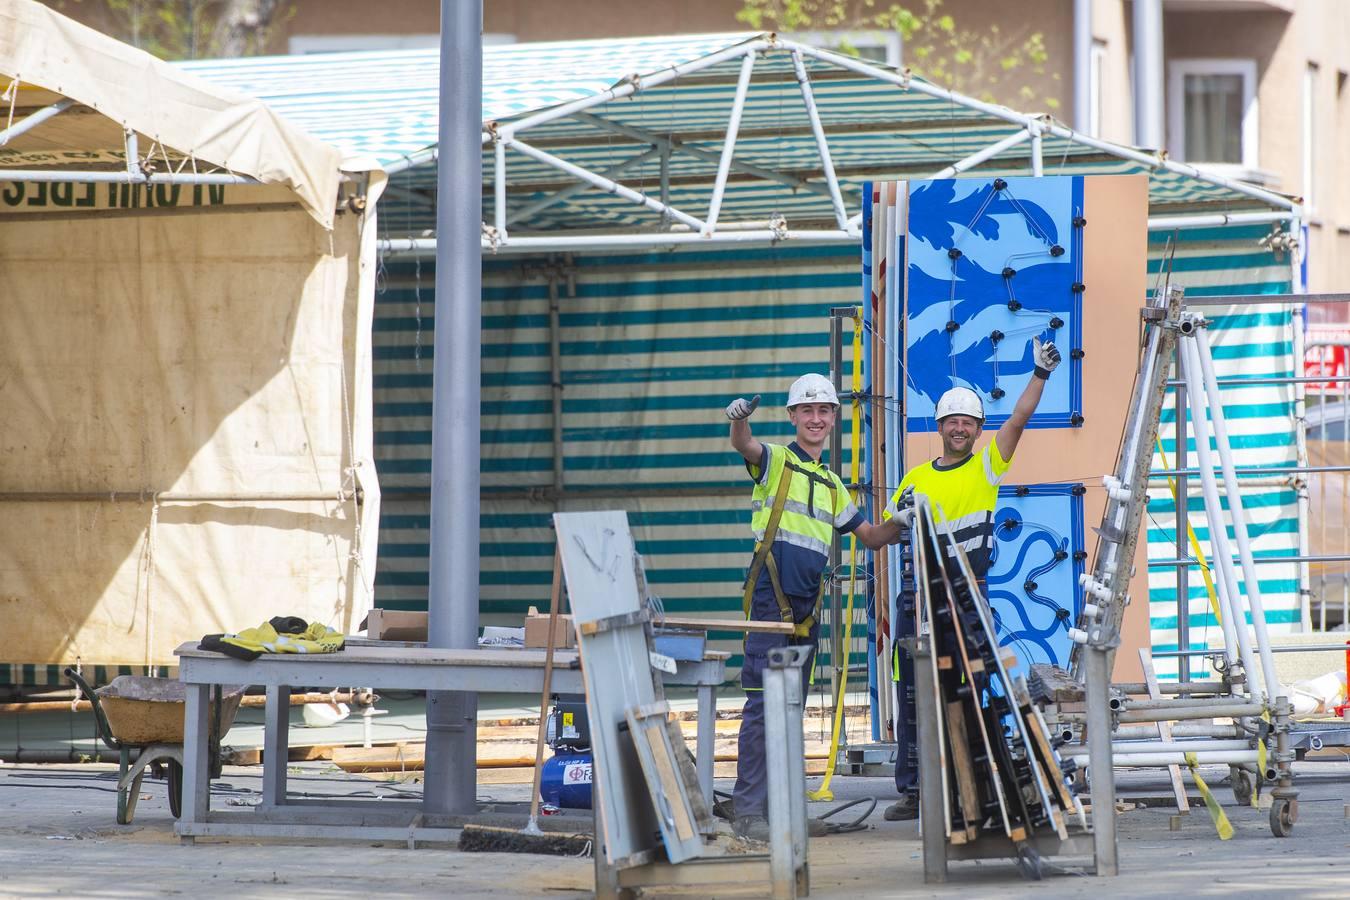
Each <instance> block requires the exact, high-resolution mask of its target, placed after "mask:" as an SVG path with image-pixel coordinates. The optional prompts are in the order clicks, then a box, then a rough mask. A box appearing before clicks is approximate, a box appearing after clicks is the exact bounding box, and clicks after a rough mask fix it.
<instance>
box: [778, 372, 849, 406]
mask: <svg viewBox="0 0 1350 900" xmlns="http://www.w3.org/2000/svg"><path fill="white" fill-rule="evenodd" d="M798 403H833V404H834V405H835V406H838V405H839V395H838V394H836V393H835V392H834V385H832V384H830V379H828V378H826V377H825V376H824V375H818V374H816V373H815V372H807V373H806V374H805V375H803V376H802V377H801V378H798V379H797V380H796V381H794V382H792V387H790V388H788V401H787V405H788V409H791V408H792V407H794V406H796V405H797V404H798Z"/></svg>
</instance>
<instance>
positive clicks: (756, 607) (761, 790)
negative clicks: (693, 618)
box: [732, 588, 820, 818]
mask: <svg viewBox="0 0 1350 900" xmlns="http://www.w3.org/2000/svg"><path fill="white" fill-rule="evenodd" d="M761 593H765V591H763V590H761V589H757V590H756V591H755V596H754V598H753V600H752V603H751V617H752V618H754V619H756V620H759V621H768V622H779V621H782V620H781V619H780V618H779V616H778V603H777V601H776V600H774V598H773V590H772V588H769V589H768V590H767V596H766V597H761V596H760V595H761ZM789 600H790V601H791V603H792V607H793V611H794V612H799V613H800V612H801V611H802V610H803V609H805V610H806V612H804V613H802V614H801V616H800V619H801V620H805V618H806V616H807V615H810V611H811V610H813V609H814V608H815V604H816V598H815V597H810V598H799V597H790V598H789ZM770 609H772V614H765V613H767V612H768V611H769V610H770ZM819 633H820V625H819V624H818V623H817V624H814V625H812V626H811V633H810V634H808V635H806V636H805V637H800V638H797V637H793V638H789V637H787V636H786V635H781V634H748V635H746V638H745V662H744V663H743V664H742V666H741V687H743V688H745V706H744V707H743V708H742V709H741V732H740V736H739V738H738V739H737V744H736V787H735V789H734V791H733V792H732V797H733V798H734V805H735V810H736V816H737V818H739V817H741V816H764V815H767V812H768V795H769V782H768V764H767V761H766V757H765V751H764V668H765V666H766V665H767V664H768V661H769V651H770V650H772V649H774V648H777V647H787V646H792V645H806V646H809V647H810V648H811V655H810V657H809V658H808V659H807V661H806V664H805V665H804V666H802V698H803V699H805V697H806V689H807V686H808V685H810V683H811V671H812V667H813V666H814V665H815V659H816V638H817V636H818V635H819Z"/></svg>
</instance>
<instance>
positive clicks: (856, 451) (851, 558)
mask: <svg viewBox="0 0 1350 900" xmlns="http://www.w3.org/2000/svg"><path fill="white" fill-rule="evenodd" d="M861 395H862V307H860V306H859V307H854V309H853V407H852V413H853V422H852V434H851V449H852V452H853V459H852V461H851V463H850V466H849V481H850V482H852V483H853V484H854V485H857V483H858V478H859V468H858V467H859V465H860V462H861V460H860V459H859V457H860V456H861V455H862V453H861V443H862V410H861V406H862V400H861ZM850 496H852V497H853V499H854V501H855V502H856V501H857V488H856V487H855V488H854V491H853V493H852V494H851V495H850ZM830 501H831V502H830V509H831V510H833V509H834V489H833V488H831V489H830ZM848 541H849V546H848V611H847V612H846V613H845V614H844V642H843V648H844V665H843V668H842V674H841V675H840V677H839V696H838V697H836V698H835V702H834V727H833V729H832V730H831V732H830V754H829V756H828V757H826V760H825V779H824V780H823V781H822V782H821V783H820V788H819V789H818V790H815V791H811V792H809V793H808V794H807V795H806V796H807V797H808V798H810V799H811V800H824V801H827V802H828V801H830V800H833V799H834V792H833V791H831V790H830V781H831V780H832V779H833V778H834V766H835V761H836V760H837V759H838V758H839V731H840V728H841V727H842V726H843V722H844V691H845V689H846V688H847V687H848V657H849V652H850V644H851V642H852V639H853V598H854V596H855V595H856V593H857V587H858V536H857V534H850V535H849V536H848ZM822 593H823V591H822ZM816 605H817V607H819V605H820V604H819V601H817V603H816Z"/></svg>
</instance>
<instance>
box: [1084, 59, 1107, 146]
mask: <svg viewBox="0 0 1350 900" xmlns="http://www.w3.org/2000/svg"><path fill="white" fill-rule="evenodd" d="M1105 85H1106V41H1103V40H1101V39H1094V40H1093V41H1092V49H1091V50H1090V51H1088V120H1087V133H1088V134H1090V135H1092V136H1093V137H1101V136H1102V107H1103V106H1104V105H1105V104H1106V87H1105Z"/></svg>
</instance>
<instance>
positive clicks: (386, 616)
mask: <svg viewBox="0 0 1350 900" xmlns="http://www.w3.org/2000/svg"><path fill="white" fill-rule="evenodd" d="M366 636H367V637H369V638H370V639H371V640H372V641H421V642H424V643H425V642H426V639H427V614H426V613H424V612H410V611H408V610H402V609H380V608H378V607H377V608H375V609H372V610H371V611H370V614H369V615H368V616H367V617H366Z"/></svg>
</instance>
